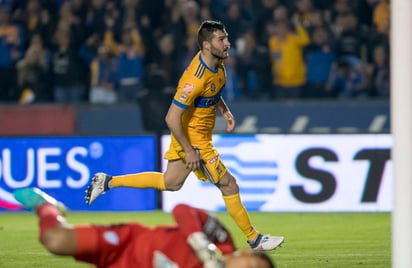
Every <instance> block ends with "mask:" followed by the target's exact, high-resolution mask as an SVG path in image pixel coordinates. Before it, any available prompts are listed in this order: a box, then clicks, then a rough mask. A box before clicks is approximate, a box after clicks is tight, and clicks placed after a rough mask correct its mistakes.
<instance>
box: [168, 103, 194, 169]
mask: <svg viewBox="0 0 412 268" xmlns="http://www.w3.org/2000/svg"><path fill="white" fill-rule="evenodd" d="M185 111H186V109H184V108H182V107H179V106H178V105H176V104H175V103H174V102H172V104H171V105H170V107H169V111H168V112H167V114H166V124H167V126H168V127H169V130H170V132H172V134H173V136H174V137H175V139H176V140H177V141H178V142H179V144H180V146H182V148H183V150H184V151H185V157H186V167H187V168H188V169H190V170H196V169H198V168H199V167H200V157H199V155H198V154H197V153H196V151H195V150H194V149H193V147H192V145H191V144H190V141H189V138H188V137H187V136H186V133H185V131H184V130H183V123H182V116H183V113H184V112H185Z"/></svg>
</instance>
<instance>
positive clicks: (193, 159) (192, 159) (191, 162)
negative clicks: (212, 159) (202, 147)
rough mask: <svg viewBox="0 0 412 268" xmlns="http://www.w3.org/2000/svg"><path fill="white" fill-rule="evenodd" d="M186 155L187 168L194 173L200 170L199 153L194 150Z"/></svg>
mask: <svg viewBox="0 0 412 268" xmlns="http://www.w3.org/2000/svg"><path fill="white" fill-rule="evenodd" d="M185 154H186V168H187V169H190V170H192V171H194V170H196V169H198V168H199V167H200V155H199V154H198V153H197V151H196V150H195V149H192V150H190V151H188V152H185Z"/></svg>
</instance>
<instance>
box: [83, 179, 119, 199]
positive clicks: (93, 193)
mask: <svg viewBox="0 0 412 268" xmlns="http://www.w3.org/2000/svg"><path fill="white" fill-rule="evenodd" d="M111 180H112V176H110V175H107V174H105V173H102V172H99V173H96V174H95V175H94V177H93V178H92V183H91V184H90V185H89V187H87V190H86V196H85V197H84V199H86V204H88V205H89V206H90V205H91V204H92V203H93V202H94V200H96V198H97V197H98V196H99V195H101V194H104V193H105V192H107V191H108V190H109V182H110V181H111Z"/></svg>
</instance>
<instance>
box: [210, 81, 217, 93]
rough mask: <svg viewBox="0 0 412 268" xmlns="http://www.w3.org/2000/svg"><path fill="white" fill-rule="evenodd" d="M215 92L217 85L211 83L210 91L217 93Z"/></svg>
mask: <svg viewBox="0 0 412 268" xmlns="http://www.w3.org/2000/svg"><path fill="white" fill-rule="evenodd" d="M215 90H216V85H215V83H210V91H212V92H215Z"/></svg>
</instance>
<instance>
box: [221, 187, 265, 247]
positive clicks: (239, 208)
mask: <svg viewBox="0 0 412 268" xmlns="http://www.w3.org/2000/svg"><path fill="white" fill-rule="evenodd" d="M223 200H224V201H225V204H226V208H227V211H228V212H229V214H230V216H231V217H232V218H233V219H234V221H235V222H236V224H237V226H239V228H240V229H241V230H242V232H243V233H244V234H245V235H246V237H247V239H248V240H253V239H255V238H256V236H257V235H258V234H259V232H258V231H256V230H255V228H253V226H252V224H251V223H250V219H249V215H248V213H247V211H246V209H245V207H244V206H243V204H242V201H241V200H240V195H239V193H237V194H234V195H228V196H223Z"/></svg>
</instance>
